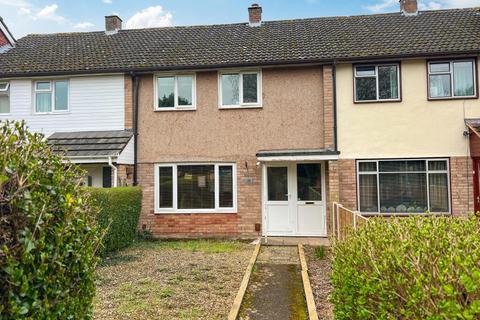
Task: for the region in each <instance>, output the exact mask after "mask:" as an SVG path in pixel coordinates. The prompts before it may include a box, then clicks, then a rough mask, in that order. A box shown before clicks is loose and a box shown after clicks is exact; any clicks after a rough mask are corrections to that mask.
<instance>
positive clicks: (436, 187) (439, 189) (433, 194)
mask: <svg viewBox="0 0 480 320" xmlns="http://www.w3.org/2000/svg"><path fill="white" fill-rule="evenodd" d="M428 179H429V183H430V190H429V192H430V211H431V212H449V208H448V177H447V174H446V173H431V174H430V175H429V176H428Z"/></svg>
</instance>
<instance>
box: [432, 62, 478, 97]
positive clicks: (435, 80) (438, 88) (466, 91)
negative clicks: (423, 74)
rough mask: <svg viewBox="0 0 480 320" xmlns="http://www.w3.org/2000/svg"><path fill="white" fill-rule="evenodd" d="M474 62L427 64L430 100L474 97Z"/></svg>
mask: <svg viewBox="0 0 480 320" xmlns="http://www.w3.org/2000/svg"><path fill="white" fill-rule="evenodd" d="M475 73H476V71H475V60H473V59H469V60H454V61H435V62H429V63H428V96H429V98H430V99H448V98H469V97H470V98H471V97H475V96H476V79H475Z"/></svg>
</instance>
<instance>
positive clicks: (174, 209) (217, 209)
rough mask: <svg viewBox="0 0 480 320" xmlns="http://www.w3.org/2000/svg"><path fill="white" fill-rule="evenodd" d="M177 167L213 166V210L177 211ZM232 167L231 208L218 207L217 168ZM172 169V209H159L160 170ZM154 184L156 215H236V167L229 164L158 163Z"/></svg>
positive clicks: (233, 164)
mask: <svg viewBox="0 0 480 320" xmlns="http://www.w3.org/2000/svg"><path fill="white" fill-rule="evenodd" d="M178 166H214V174H215V208H214V209H178V181H177V179H178V175H177V173H178V170H177V169H178ZM222 166H231V167H232V184H233V186H232V192H233V199H232V200H233V201H232V202H233V207H231V208H227V207H220V180H219V167H222ZM162 167H170V168H172V187H173V201H172V204H173V206H172V208H160V168H162ZM154 174H155V178H154V182H155V197H154V198H155V213H156V214H177V213H178V214H189V213H237V165H236V164H235V163H231V162H226V163H222V162H214V163H210V162H203V163H202V162H195V163H158V164H155V166H154Z"/></svg>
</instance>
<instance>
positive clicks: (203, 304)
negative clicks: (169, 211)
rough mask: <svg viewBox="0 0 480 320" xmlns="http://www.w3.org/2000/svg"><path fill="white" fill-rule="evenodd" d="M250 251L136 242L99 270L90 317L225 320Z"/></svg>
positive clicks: (198, 243) (217, 244) (210, 244)
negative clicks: (93, 306)
mask: <svg viewBox="0 0 480 320" xmlns="http://www.w3.org/2000/svg"><path fill="white" fill-rule="evenodd" d="M253 249H254V247H253V246H252V245H249V244H245V243H242V242H233V241H207V240H195V241H171V242H170V241H168V242H140V243H137V244H135V245H134V246H132V247H131V248H129V249H126V250H123V251H121V252H119V253H117V254H115V255H113V256H110V257H108V258H107V259H105V260H104V261H103V263H102V264H101V266H100V267H99V268H98V270H97V295H96V297H95V309H94V319H102V320H103V319H107V320H108V319H180V320H182V319H208V320H210V319H225V318H226V317H227V315H228V312H229V310H230V307H231V304H232V303H233V300H234V299H235V295H236V293H237V290H238V288H239V286H240V282H241V281H242V277H243V274H244V272H245V269H246V267H247V265H248V261H249V259H250V256H251V254H252V251H253Z"/></svg>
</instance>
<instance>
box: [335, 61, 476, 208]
mask: <svg viewBox="0 0 480 320" xmlns="http://www.w3.org/2000/svg"><path fill="white" fill-rule="evenodd" d="M426 64H427V60H425V59H417V60H405V61H401V62H400V67H401V77H400V79H401V98H402V99H401V101H400V102H389V103H357V104H355V103H354V102H353V66H352V64H341V65H338V68H337V92H339V93H342V94H338V96H337V106H338V109H337V111H338V145H339V150H340V151H341V154H340V160H339V163H338V165H339V171H340V175H339V181H340V187H339V192H340V197H339V198H340V202H341V203H342V204H343V205H345V206H346V207H348V208H352V209H357V181H356V179H357V173H356V161H357V160H360V159H404V158H436V157H438V158H447V159H449V162H450V190H451V192H450V197H451V199H450V200H451V212H452V214H454V215H460V214H465V213H467V212H470V211H473V210H474V208H473V177H472V160H471V157H470V150H469V139H468V137H466V136H464V132H465V131H466V130H467V128H466V127H465V122H464V119H471V118H480V101H479V99H477V98H474V99H455V100H442V101H429V100H428V99H427V65H426ZM478 67H479V65H478V63H477V69H478Z"/></svg>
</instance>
